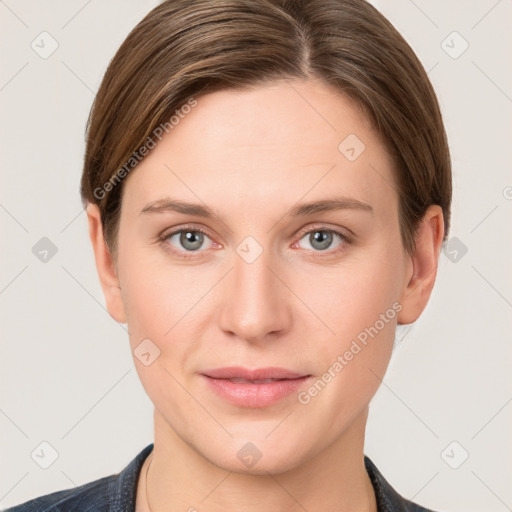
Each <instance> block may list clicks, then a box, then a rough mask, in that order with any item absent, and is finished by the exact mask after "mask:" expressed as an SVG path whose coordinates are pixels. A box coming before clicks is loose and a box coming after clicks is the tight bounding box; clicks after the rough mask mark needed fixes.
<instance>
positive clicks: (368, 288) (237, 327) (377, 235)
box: [110, 81, 412, 473]
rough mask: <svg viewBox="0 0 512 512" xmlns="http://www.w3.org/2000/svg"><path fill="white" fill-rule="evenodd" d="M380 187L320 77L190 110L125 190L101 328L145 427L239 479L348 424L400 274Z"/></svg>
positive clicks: (356, 420)
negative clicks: (118, 340)
mask: <svg viewBox="0 0 512 512" xmlns="http://www.w3.org/2000/svg"><path fill="white" fill-rule="evenodd" d="M292 85H293V87H292ZM347 137H348V138H347ZM343 141H345V142H343ZM340 144H341V145H340ZM363 144H364V146H363ZM393 183H394V173H393V169H392V163H391V160H390V158H389V157H388V155H387V153H386V151H385V147H384V145H383V144H382V143H381V141H380V140H379V138H378V136H377V134H376V133H375V131H374V130H373V129H372V126H371V125H370V123H369V122H368V121H367V120H366V119H365V118H364V116H363V115H362V114H361V112H360V111H359V110H358V109H357V108H356V107H355V106H354V105H353V103H352V102H351V101H350V100H347V99H346V98H344V97H343V96H341V95H340V94H339V93H338V92H336V91H335V90H333V89H331V88H329V87H328V86H327V85H324V84H323V83H321V82H316V81H307V82H305V81H294V82H291V83H286V82H276V83H274V84H272V85H271V86H268V87H259V88H255V89H253V90H250V91H243V92H240V91H238V92H237V91H233V90H226V91H221V92H216V93H212V94H208V95H205V96H203V97H198V98H197V106H195V107H194V108H193V109H192V110H191V112H190V113H189V114H188V115H186V116H185V117H184V118H183V119H181V120H180V122H179V124H178V125H176V126H175V127H174V128H173V130H172V131H170V132H169V133H168V134H167V135H165V137H164V138H163V140H162V141H161V142H160V143H159V144H158V145H157V146H156V148H155V149H153V150H152V152H151V153H150V154H149V155H148V156H147V157H146V158H145V159H144V160H143V161H142V162H141V164H140V165H139V166H138V167H137V168H136V170H134V171H133V172H132V174H130V175H129V176H128V177H127V179H126V181H125V183H124V187H125V189H124V196H123V203H122V209H121V217H120V225H119V234H118V256H117V261H116V269H117V276H118V279H119V286H120V289H121V295H120V297H121V299H122V306H120V309H122V311H123V312H122V313H115V314H113V316H116V315H117V320H118V321H125V320H126V321H127V323H128V328H129V333H130V343H131V348H132V351H133V352H134V354H135V355H134V358H135V359H134V361H135V366H136V368H137V371H138V373H139V376H140V379H141V381H142V384H143V386H144V388H145V390H146V392H147V393H148V395H149V397H150V399H151V400H152V402H153V404H154V406H155V411H156V413H155V421H156V422H157V424H158V425H157V426H156V428H158V429H160V431H161V432H166V435H168V436H169V437H170V438H174V439H176V440H179V441H180V442H184V443H186V445H188V446H189V447H191V448H192V450H194V452H195V453H197V454H199V455H201V456H202V457H204V458H206V459H207V460H209V461H211V462H213V463H214V464H216V465H217V466H220V467H223V468H226V469H228V470H231V471H238V472H240V471H247V472H254V473H258V472H265V471H271V472H273V473H277V472H281V471H285V470H288V469H291V468H294V467H297V466H299V465H300V464H301V463H303V462H305V461H307V460H310V459H313V458H314V457H315V456H316V455H317V454H319V453H320V452H322V451H323V450H324V449H325V448H327V447H329V446H330V445H332V444H333V443H336V442H338V441H339V440H340V439H342V438H343V436H345V437H346V436H348V435H349V433H350V432H351V430H353V429H354V428H356V426H357V428H358V429H359V430H360V429H361V426H362V425H363V428H364V422H363V423H361V419H362V418H363V417H365V414H366V412H367V406H368V403H369V401H370V399H371V398H372V396H373V395H374V393H375V392H376V390H377V388H378V386H379V383H380V379H379V377H382V376H383V375H384V372H385V369H386V367H387V364H388V361H389V358H390V355H391V351H392V345H393V341H394V333H395V327H396V324H397V320H400V313H399V312H400V310H401V309H402V308H403V304H402V301H404V300H405V296H406V286H407V281H408V279H409V278H410V277H411V268H412V267H411V262H410V259H409V258H408V257H407V255H406V253H405V252H404V249H403V245H402V242H401V238H400V229H399V221H398V196H397V193H396V191H395V188H394V186H393ZM172 202H174V203H172ZM178 203H180V204H178ZM184 203H187V204H190V205H196V207H195V208H192V207H188V209H187V207H186V205H185V204H184ZM172 204H174V206H172ZM305 205H310V206H309V207H306V206H305ZM328 206H330V207H328ZM207 213H208V215H207ZM111 304H112V303H111ZM110 309H111V311H112V309H115V308H113V307H112V305H111V306H110ZM144 340H145V341H144ZM141 343H142V345H141ZM137 354H138V355H137ZM141 354H145V355H143V356H142V357H141ZM142 360H144V363H143V362H141V361H142ZM248 443H252V444H248ZM240 450H241V451H240ZM244 450H245V451H244ZM260 456H261V458H260V460H259V461H258V462H257V464H254V466H253V467H251V462H250V457H253V458H254V457H256V459H257V458H258V457H260ZM248 457H249V458H248ZM256 459H254V460H256ZM244 461H246V462H247V463H245V462H244ZM244 464H245V466H244Z"/></svg>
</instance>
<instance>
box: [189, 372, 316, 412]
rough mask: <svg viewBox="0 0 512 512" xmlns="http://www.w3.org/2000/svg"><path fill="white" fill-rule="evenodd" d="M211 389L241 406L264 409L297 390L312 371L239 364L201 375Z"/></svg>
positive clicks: (228, 400)
mask: <svg viewBox="0 0 512 512" xmlns="http://www.w3.org/2000/svg"><path fill="white" fill-rule="evenodd" d="M199 375H200V376H201V377H203V379H205V381H206V383H207V385H208V386H209V389H210V390H212V391H213V392H215V394H216V395H217V396H219V397H220V398H222V399H223V400H225V401H227V402H229V403H231V404H233V405H236V406H238V407H248V408H262V407H267V406H269V405H272V404H275V403H277V402H279V401H281V400H283V399H284V398H285V397H287V396H289V395H291V394H292V393H296V392H297V391H298V390H299V388H300V387H302V386H303V385H304V383H305V382H306V381H307V380H308V379H309V378H310V377H311V375H310V374H304V373H299V372H294V371H291V370H287V369H284V368H276V367H269V368H258V369H254V370H250V369H247V368H243V367H240V366H237V367H229V368H216V369H210V370H205V371H203V372H201V373H200V374H199Z"/></svg>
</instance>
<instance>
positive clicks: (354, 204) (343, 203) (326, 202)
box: [140, 197, 374, 219]
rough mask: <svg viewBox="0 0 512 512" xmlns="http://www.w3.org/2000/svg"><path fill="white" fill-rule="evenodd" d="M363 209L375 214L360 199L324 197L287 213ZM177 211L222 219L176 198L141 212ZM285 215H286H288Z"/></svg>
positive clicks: (370, 207)
mask: <svg viewBox="0 0 512 512" xmlns="http://www.w3.org/2000/svg"><path fill="white" fill-rule="evenodd" d="M346 209H354V210H362V211H367V212H369V213H372V214H373V212H374V211H373V208H372V206H370V205H369V204H367V203H363V202H362V201H359V200H358V199H354V198H350V197H334V198H331V199H323V200H320V201H313V202H309V203H301V204H298V205H296V206H294V207H293V208H292V209H291V210H290V211H289V212H288V213H287V214H286V215H288V216H291V217H300V216H306V215H313V214H315V213H322V212H328V211H337V210H346ZM168 211H171V212H177V213H183V214H185V215H195V216H198V217H205V218H213V217H216V218H218V219H222V217H221V216H220V214H219V213H218V212H217V211H216V210H215V209H212V208H209V207H208V206H206V205H202V204H198V203H188V202H185V201H178V200H176V199H171V198H164V199H158V200H156V201H152V202H151V203H148V204H147V205H146V206H145V207H144V208H143V209H142V210H141V212H140V214H143V213H161V212H168ZM286 215H285V216H286Z"/></svg>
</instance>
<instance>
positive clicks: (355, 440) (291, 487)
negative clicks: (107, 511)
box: [136, 409, 377, 512]
mask: <svg viewBox="0 0 512 512" xmlns="http://www.w3.org/2000/svg"><path fill="white" fill-rule="evenodd" d="M367 414H368V410H367V409H366V410H365V411H364V412H363V413H362V414H361V415H360V416H359V417H357V418H356V419H355V420H354V422H353V423H352V424H351V425H350V426H349V427H348V428H347V430H346V431H345V432H344V433H343V434H342V435H341V436H340V437H339V438H338V439H337V440H336V441H335V442H334V443H332V444H331V445H330V446H329V447H328V448H326V449H325V450H323V451H322V452H321V453H319V454H317V455H316V456H315V457H314V458H312V459H309V460H307V461H304V462H303V463H302V464H300V465H299V466H297V467H295V468H294V469H291V470H288V471H286V472H282V473H274V474H271V473H267V474H264V475H254V474H247V473H236V472H233V471H228V470H226V469H223V468H220V467H218V466H216V465H214V464H213V463H212V462H210V461H209V460H207V459H206V458H204V457H203V456H202V455H200V454H199V453H197V452H196V451H195V450H194V449H193V448H192V447H191V446H190V445H188V444H186V443H184V442H183V440H182V439H181V438H179V437H178V436H177V435H176V433H175V432H174V431H173V430H172V429H171V428H170V427H169V425H168V424H167V423H166V422H165V419H164V418H163V417H162V416H161V415H160V414H159V413H158V412H157V411H156V410H155V441H154V447H153V451H152V452H151V454H150V455H149V457H148V458H147V459H146V461H145V463H144V465H143V467H142V470H141V477H140V479H139V486H138V489H137V504H136V510H137V512H139V511H140V512H170V511H174V510H183V511H189V512H195V511H196V512H198V511H202V510H207V511H208V512H220V511H223V512H226V511H237V512H240V511H243V512H256V511H258V512H259V511H261V510H273V511H276V512H296V511H297V512H299V511H300V512H303V511H304V510H307V511H308V512H317V511H324V510H332V511H339V512H345V511H346V512H348V511H351V512H374V511H376V510H377V506H376V501H375V494H374V491H373V486H372V484H371V481H370V479H369V477H368V474H367V472H366V468H365V467H364V458H363V446H364V429H365V425H366V419H367ZM149 463H150V464H151V466H150V467H151V471H149V473H148V481H147V487H146V479H145V474H146V470H147V468H148V465H149ZM146 493H147V494H148V498H149V505H150V507H151V508H148V504H147V503H146Z"/></svg>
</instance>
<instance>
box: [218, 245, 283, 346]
mask: <svg viewBox="0 0 512 512" xmlns="http://www.w3.org/2000/svg"><path fill="white" fill-rule="evenodd" d="M271 259H272V258H270V257H269V255H268V254H267V253H266V252H265V251H263V253H262V254H261V255H260V256H259V257H258V258H257V259H256V260H255V261H252V262H251V263H249V262H247V261H246V260H244V259H243V258H242V257H240V256H239V255H238V254H235V255H234V263H233V265H234V268H233V269H232V271H231V272H230V273H229V275H228V276H226V280H225V284H224V287H223V296H222V301H221V303H220V308H221V310H220V313H219V314H220V317H219V323H220V327H221V328H222V330H223V331H224V332H226V333H229V334H230V335H231V336H232V337H236V338H239V339H240V340H245V341H247V342H250V343H261V342H266V341H269V340H270V339H276V338H277V337H279V335H282V334H284V333H285V332H287V331H288V330H289V329H290V326H291V322H292V313H291V309H290V307H291V306H290V300H291V299H290V295H291V293H290V291H289V289H288V288H287V286H286V285H285V284H284V283H283V282H282V281H281V278H279V277H278V276H277V274H278V272H277V271H276V269H274V268H273V267H275V262H272V261H271Z"/></svg>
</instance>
